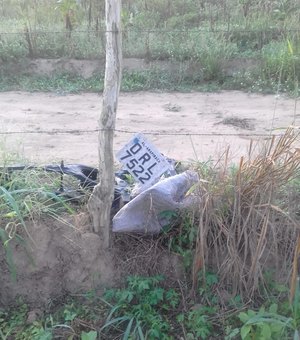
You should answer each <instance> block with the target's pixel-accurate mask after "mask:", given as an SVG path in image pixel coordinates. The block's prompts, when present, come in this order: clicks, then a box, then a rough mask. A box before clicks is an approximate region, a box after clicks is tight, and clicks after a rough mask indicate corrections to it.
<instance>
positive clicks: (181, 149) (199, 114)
mask: <svg viewBox="0 0 300 340" xmlns="http://www.w3.org/2000/svg"><path fill="white" fill-rule="evenodd" d="M101 102H102V99H101V96H100V95H97V94H79V95H57V94H49V93H24V92H4V93H0V122H1V126H0V133H3V132H5V133H13V134H7V135H6V134H2V135H0V146H1V145H2V147H3V148H5V150H6V151H5V152H6V153H7V152H8V151H16V150H17V151H18V152H20V153H21V154H22V155H23V156H24V157H25V158H26V159H29V160H30V161H31V162H35V163H50V162H57V161H60V160H62V159H63V160H64V161H65V163H75V162H76V163H82V164H87V165H94V166H95V165H97V157H98V156H97V132H86V131H90V130H93V129H96V128H97V124H98V123H97V120H98V117H99V114H100V110H101ZM291 124H295V125H300V105H298V106H297V102H296V101H295V100H294V99H287V98H284V97H282V96H274V95H259V94H246V93H243V92H237V91H232V92H220V93H198V92H193V93H174V92H173V93H151V92H138V93H121V95H120V100H119V110H118V118H117V125H116V129H117V130H120V131H116V133H115V145H114V148H115V151H118V150H119V149H120V148H121V147H122V146H123V145H124V144H125V143H126V142H127V141H128V140H129V139H130V138H131V137H132V135H133V134H134V133H135V132H145V131H146V132H153V133H154V134H153V135H151V134H150V135H149V136H148V138H149V139H150V140H151V141H152V142H153V144H154V145H156V146H157V147H158V148H159V150H160V151H161V152H162V153H163V154H165V155H167V156H168V157H171V158H175V159H180V160H189V159H193V160H197V159H198V160H204V161H206V160H208V159H209V158H212V159H214V160H216V159H218V158H219V156H220V154H221V153H222V152H223V151H224V150H225V149H226V147H227V146H230V157H231V159H232V160H233V161H237V160H238V159H239V157H240V156H241V155H243V154H245V153H246V152H247V147H248V145H249V141H250V139H251V138H253V139H254V140H255V141H259V140H260V141H261V140H262V139H266V138H268V135H269V134H270V133H276V134H278V133H282V132H283V130H279V128H285V127H288V126H289V125H291ZM55 130H60V131H67V133H57V134H50V133H43V132H45V131H47V132H51V131H52V132H53V131H55ZM83 131H85V132H83ZM123 131H129V132H128V133H126V132H123ZM14 132H22V133H14ZM189 134H192V135H191V136H190V135H189ZM236 135H239V136H236ZM259 135H265V136H259ZM251 136H252V137H251Z"/></svg>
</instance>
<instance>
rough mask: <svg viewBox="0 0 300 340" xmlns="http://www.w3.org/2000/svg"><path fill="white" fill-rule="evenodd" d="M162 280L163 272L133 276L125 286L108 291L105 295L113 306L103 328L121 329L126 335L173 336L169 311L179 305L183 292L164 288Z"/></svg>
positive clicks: (162, 337) (139, 336)
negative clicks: (147, 275)
mask: <svg viewBox="0 0 300 340" xmlns="http://www.w3.org/2000/svg"><path fill="white" fill-rule="evenodd" d="M162 280H163V278H162V277H160V276H156V277H150V278H145V277H139V276H131V277H129V278H128V279H127V286H126V288H125V289H111V290H108V291H106V293H105V295H104V298H105V300H106V301H107V302H108V303H110V304H111V310H110V313H109V315H108V317H107V320H106V322H105V324H104V326H103V327H102V328H101V332H102V333H103V334H107V331H109V334H112V332H116V333H121V334H123V339H129V337H133V338H137V339H146V338H147V339H171V337H170V333H171V325H170V323H169V321H168V319H167V317H166V313H167V312H170V311H171V310H174V309H175V308H176V307H177V306H178V303H179V296H178V294H177V293H176V292H175V291H174V290H172V289H169V290H165V289H164V288H162V287H161V286H160V282H161V281H162ZM104 336H105V335H104Z"/></svg>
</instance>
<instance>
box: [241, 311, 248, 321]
mask: <svg viewBox="0 0 300 340" xmlns="http://www.w3.org/2000/svg"><path fill="white" fill-rule="evenodd" d="M239 319H240V320H241V321H242V322H243V323H246V322H247V321H248V320H249V315H248V314H247V313H245V312H241V313H239Z"/></svg>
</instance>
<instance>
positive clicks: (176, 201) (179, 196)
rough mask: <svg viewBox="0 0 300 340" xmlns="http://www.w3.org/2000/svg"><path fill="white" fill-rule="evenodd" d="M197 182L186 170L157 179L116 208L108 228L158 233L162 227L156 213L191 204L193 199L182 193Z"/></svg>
mask: <svg viewBox="0 0 300 340" xmlns="http://www.w3.org/2000/svg"><path fill="white" fill-rule="evenodd" d="M198 181H199V177H198V174H197V173H196V172H194V171H190V170H188V171H185V172H184V173H182V174H180V175H176V176H173V177H169V178H167V179H165V180H163V181H161V182H158V183H157V184H155V185H153V186H152V187H150V188H149V189H147V190H145V191H143V192H142V193H141V194H139V195H138V196H137V197H135V198H134V199H133V200H132V201H130V202H129V203H128V204H126V205H125V206H124V207H123V208H122V209H121V210H119V212H118V213H117V214H116V215H115V216H114V218H113V228H112V230H113V231H114V232H136V233H140V234H156V233H158V232H160V230H161V228H162V227H163V226H164V225H163V223H162V221H163V218H162V217H161V216H160V214H161V213H162V212H163V211H174V210H177V209H179V210H181V209H186V208H189V207H191V206H192V205H193V203H194V199H193V198H192V197H191V195H186V193H187V192H188V190H189V189H190V188H191V187H192V186H193V185H194V184H195V183H197V182H198Z"/></svg>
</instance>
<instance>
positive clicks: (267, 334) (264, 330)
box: [260, 323, 272, 340]
mask: <svg viewBox="0 0 300 340" xmlns="http://www.w3.org/2000/svg"><path fill="white" fill-rule="evenodd" d="M260 329H261V336H262V339H264V340H268V339H271V337H272V332H271V329H270V326H269V325H268V324H266V323H264V324H262V325H261V326H260Z"/></svg>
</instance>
